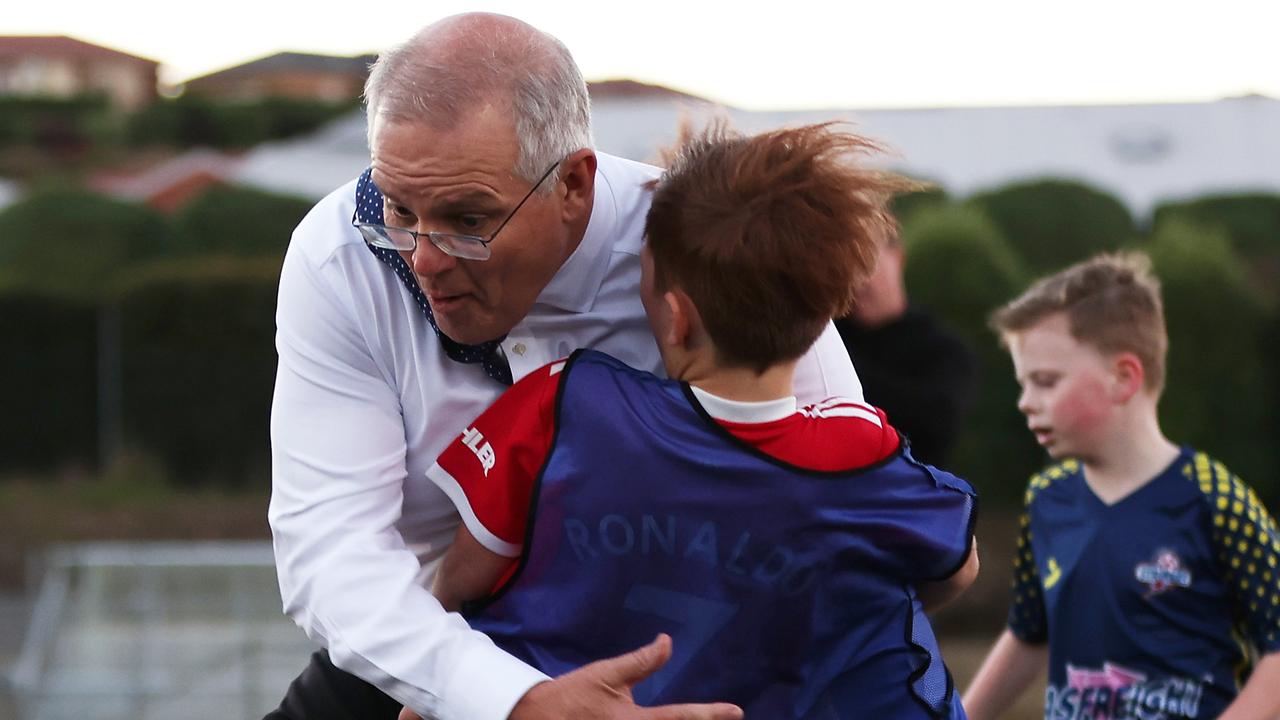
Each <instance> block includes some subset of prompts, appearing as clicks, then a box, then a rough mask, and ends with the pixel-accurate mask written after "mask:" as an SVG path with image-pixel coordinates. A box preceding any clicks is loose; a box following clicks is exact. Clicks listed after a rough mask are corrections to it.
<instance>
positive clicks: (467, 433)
mask: <svg viewBox="0 0 1280 720" xmlns="http://www.w3.org/2000/svg"><path fill="white" fill-rule="evenodd" d="M462 444H463V445H466V446H467V447H468V448H470V450H471V452H473V453H475V456H476V458H477V459H478V460H479V461H480V466H481V467H483V468H484V476H485V477H489V471H490V470H492V469H493V465H494V463H496V462H497V461H498V458H497V455H496V454H495V453H494V452H493V446H492V445H490V444H489V443H488V442H487V441H485V439H484V435H481V434H480V431H479V430H477V429H475V428H473V427H470V428H467V429H466V430H463V431H462Z"/></svg>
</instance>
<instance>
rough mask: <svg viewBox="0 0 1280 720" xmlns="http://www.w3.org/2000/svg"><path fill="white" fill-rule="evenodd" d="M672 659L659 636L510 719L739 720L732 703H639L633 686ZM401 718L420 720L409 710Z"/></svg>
mask: <svg viewBox="0 0 1280 720" xmlns="http://www.w3.org/2000/svg"><path fill="white" fill-rule="evenodd" d="M670 659H671V637H670V636H668V635H665V634H663V635H659V636H658V637H657V638H655V639H654V641H653V642H651V643H649V644H648V645H645V646H644V647H642V648H640V649H639V650H633V651H632V652H629V653H627V654H626V655H619V656H618V657H613V658H609V659H607V660H600V661H597V662H593V663H591V664H590V665H583V666H582V667H580V668H578V669H577V670H574V671H573V672H570V673H565V674H564V675H561V676H560V677H558V678H556V679H555V680H551V681H549V682H544V683H539V684H538V685H534V686H533V687H532V688H531V689H530V690H529V692H527V693H525V694H524V697H522V698H520V701H519V702H517V703H516V706H515V707H514V708H512V710H511V715H510V716H508V720H741V718H742V709H741V708H739V707H738V706H737V705H730V704H728V703H708V704H704V705H695V704H688V705H662V706H660V707H653V708H642V707H640V706H639V705H636V703H635V700H633V699H632V698H631V688H632V687H633V686H634V685H635V684H636V683H638V682H640V681H641V680H643V679H645V678H647V677H649V676H650V675H652V674H653V673H655V672H657V671H658V668H660V667H662V666H663V665H664V664H666V662H667V660H670ZM400 720H420V718H419V717H418V716H417V715H415V714H414V713H413V712H412V711H411V710H409V708H405V709H404V710H402V711H401V712H400Z"/></svg>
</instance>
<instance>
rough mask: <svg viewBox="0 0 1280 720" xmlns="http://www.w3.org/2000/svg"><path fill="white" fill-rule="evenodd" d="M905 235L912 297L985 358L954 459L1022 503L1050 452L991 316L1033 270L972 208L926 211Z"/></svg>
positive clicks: (989, 492) (988, 492)
mask: <svg viewBox="0 0 1280 720" xmlns="http://www.w3.org/2000/svg"><path fill="white" fill-rule="evenodd" d="M903 240H904V242H905V244H906V250H907V262H906V268H905V281H906V286H907V289H908V292H909V294H910V296H911V299H912V302H914V303H916V304H918V305H921V306H924V307H927V308H929V309H931V310H932V311H934V312H935V313H937V314H938V315H939V316H940V317H941V318H942V319H943V320H945V321H946V322H947V323H948V324H950V325H951V326H952V327H953V328H955V329H956V330H957V331H958V332H959V333H960V334H961V335H963V336H964V337H965V338H966V339H967V340H968V341H969V345H970V347H972V348H973V349H974V350H975V352H976V354H977V356H978V364H979V375H978V378H979V379H978V395H977V398H976V399H975V402H974V404H973V406H972V408H971V409H970V411H969V414H968V416H967V418H966V422H965V424H964V429H963V430H962V431H961V433H960V435H959V437H958V438H957V439H956V447H955V451H954V452H953V453H952V458H953V460H952V463H951V465H952V467H953V469H954V470H956V471H957V472H959V473H960V474H961V475H963V476H964V477H966V478H968V479H969V480H970V481H972V482H973V483H974V485H975V486H976V487H978V488H979V490H980V491H981V492H982V493H983V496H984V497H985V498H989V499H995V500H996V501H997V502H1000V503H1006V504H1007V503H1013V502H1016V501H1017V499H1019V498H1021V496H1022V490H1023V488H1024V487H1025V485H1026V480H1027V478H1028V477H1029V476H1030V474H1031V473H1032V472H1034V471H1035V470H1036V469H1038V467H1039V466H1040V465H1041V464H1043V462H1044V456H1043V454H1042V453H1041V452H1040V450H1039V448H1038V447H1037V446H1036V444H1035V441H1034V439H1033V438H1032V437H1031V434H1030V433H1028V432H1027V430H1026V426H1025V423H1024V422H1023V420H1022V416H1021V415H1020V414H1019V413H1018V410H1017V397H1018V389H1017V383H1016V382H1015V381H1014V379H1013V372H1012V369H1011V366H1010V364H1009V359H1008V356H1007V355H1006V354H1005V352H1004V351H1003V350H1002V349H1001V348H1000V346H999V345H998V344H997V342H996V338H995V337H994V335H992V333H991V332H990V331H989V330H988V329H987V316H988V315H990V313H991V312H992V310H994V309H995V308H996V307H998V306H999V305H1001V304H1003V303H1004V302H1006V301H1008V300H1009V299H1010V298H1012V297H1013V296H1014V295H1015V294H1016V293H1018V292H1020V291H1021V290H1022V288H1023V287H1024V285H1025V284H1026V277H1027V274H1026V272H1025V270H1024V269H1023V267H1022V264H1021V262H1020V260H1019V259H1018V257H1017V256H1016V255H1015V254H1014V252H1013V251H1012V249H1010V247H1009V245H1008V244H1007V243H1006V242H1005V240H1004V237H1003V236H1002V235H1001V233H1000V231H999V230H998V229H997V228H996V226H995V225H994V224H993V223H992V222H991V221H990V220H989V219H988V218H986V217H985V216H984V215H983V214H982V213H980V212H978V211H977V210H975V209H974V208H972V207H968V206H956V205H945V206H935V207H932V208H925V209H922V210H921V211H919V212H918V213H916V214H913V215H912V216H910V217H909V218H908V219H907V221H906V222H905V223H904V225H903Z"/></svg>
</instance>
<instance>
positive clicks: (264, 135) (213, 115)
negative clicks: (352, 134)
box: [126, 95, 358, 148]
mask: <svg viewBox="0 0 1280 720" xmlns="http://www.w3.org/2000/svg"><path fill="white" fill-rule="evenodd" d="M356 107H358V102H357V101H356V100H355V99H352V100H351V101H347V102H327V101H319V100H295V99H290V98H268V99H265V100H258V101H252V102H245V101H223V100H213V99H210V98H205V97H200V96H197V95H183V96H181V97H178V98H174V99H171V100H162V101H160V102H156V103H153V104H152V105H151V106H150V107H147V108H145V109H144V110H142V111H140V112H138V113H137V114H136V115H134V116H133V117H132V118H130V120H129V123H128V126H127V129H126V135H127V137H128V139H129V141H130V142H131V143H133V144H134V145H165V146H178V147H191V146H195V145H199V146H206V147H216V148H247V147H252V146H254V145H257V144H258V143H262V142H266V141H269V140H282V139H284V138H289V137H294V136H296V135H300V134H303V133H308V132H311V131H313V130H315V129H317V128H319V127H320V126H321V125H324V124H325V123H327V122H329V121H330V120H333V119H335V118H337V117H339V116H341V115H343V114H345V113H347V112H350V111H351V110H354V109H355V108H356Z"/></svg>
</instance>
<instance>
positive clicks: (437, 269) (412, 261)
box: [409, 234, 458, 277]
mask: <svg viewBox="0 0 1280 720" xmlns="http://www.w3.org/2000/svg"><path fill="white" fill-rule="evenodd" d="M457 264H458V260H457V258H455V257H453V256H452V255H449V254H448V253H446V252H444V251H443V250H441V249H440V248H438V247H436V246H435V243H432V242H431V238H429V237H427V235H426V234H423V235H421V236H419V237H418V246H417V247H415V248H414V249H413V254H412V255H411V256H410V258H409V267H411V268H413V272H414V274H416V275H423V276H426V277H431V276H433V275H439V274H440V273H442V272H445V271H446V270H449V269H452V268H453V266H455V265H457Z"/></svg>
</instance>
